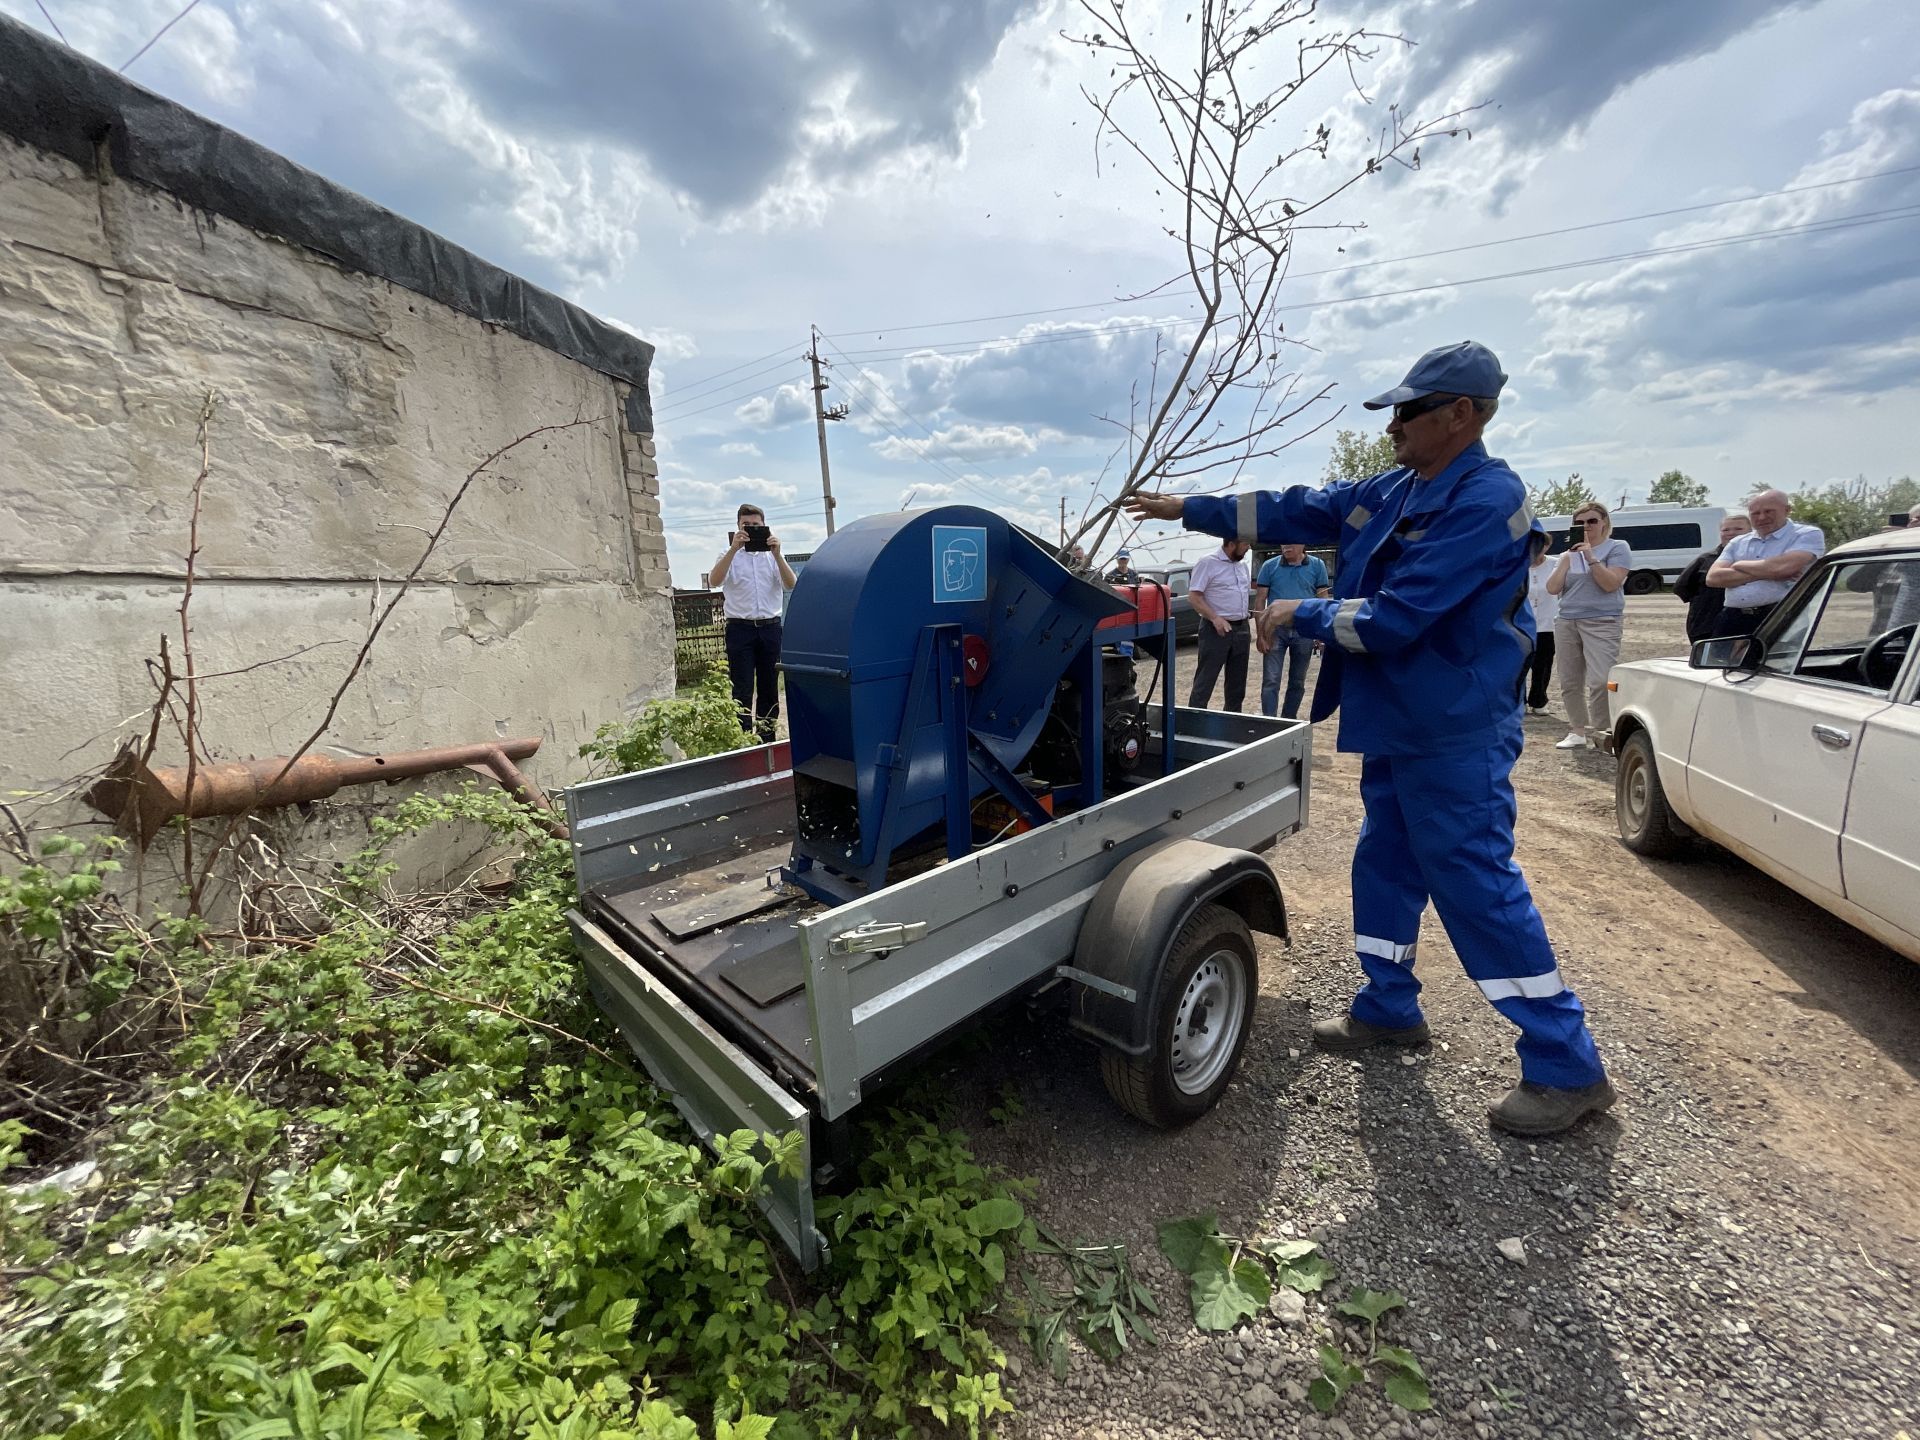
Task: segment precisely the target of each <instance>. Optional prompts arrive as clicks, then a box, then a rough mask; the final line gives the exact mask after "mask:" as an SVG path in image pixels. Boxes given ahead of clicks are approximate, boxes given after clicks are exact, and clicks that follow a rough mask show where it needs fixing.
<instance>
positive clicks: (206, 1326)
mask: <svg viewBox="0 0 1920 1440" xmlns="http://www.w3.org/2000/svg"><path fill="white" fill-rule="evenodd" d="M453 820H457V821H460V822H463V823H467V824H475V823H477V824H480V825H483V826H486V827H487V828H489V829H490V830H492V831H493V832H494V833H496V834H497V835H499V836H501V837H502V838H506V839H512V840H514V841H516V843H518V844H519V846H520V859H519V861H518V863H517V864H516V866H515V873H514V880H513V883H512V885H511V887H510V889H509V890H508V891H507V893H506V894H505V895H504V896H503V897H496V898H492V899H490V900H487V901H485V902H482V901H481V900H480V898H479V897H478V896H475V897H474V898H473V903H472V904H470V905H468V906H466V907H464V908H463V907H461V906H450V907H449V906H444V905H441V906H439V907H438V908H436V909H434V910H433V911H432V912H431V914H430V915H429V914H426V913H424V912H422V911H420V910H418V909H416V908H412V907H410V905H409V902H407V901H405V900H404V899H400V898H396V897H391V896H389V895H387V894H386V893H385V888H384V886H383V885H382V883H381V882H382V881H383V880H384V879H385V877H386V874H387V870H386V866H387V863H388V862H387V860H386V858H385V854H384V847H385V846H388V845H390V844H391V843H392V842H393V841H395V840H397V839H399V838H400V837H401V836H404V835H407V834H412V833H414V832H416V831H417V830H419V829H421V828H423V827H430V826H433V825H437V824H441V823H444V822H447V821H453ZM544 820H545V817H544V816H543V815H542V814H541V813H540V812H536V811H529V810H527V808H526V807H524V806H519V805H516V804H515V803H514V802H513V801H511V800H509V799H508V798H507V797H506V796H504V795H502V794H500V793H499V792H498V791H491V790H471V791H461V792H457V793H456V794H453V795H450V796H439V797H417V798H416V799H414V800H409V801H408V802H406V803H405V804H403V805H401V806H399V807H397V808H396V810H395V811H394V812H393V814H392V815H391V816H389V817H386V822H387V823H383V824H379V825H376V826H375V843H374V845H373V846H371V847H369V850H368V851H367V852H366V853H365V854H363V855H362V856H359V857H357V858H356V861H355V863H354V864H353V865H352V866H350V867H349V874H348V876H347V879H348V882H349V883H348V884H347V885H345V886H343V887H341V888H340V890H339V891H338V893H337V895H336V896H335V897H334V898H333V899H332V900H329V902H328V903H329V904H330V905H331V906H332V908H333V911H334V914H333V922H332V925H331V928H329V929H327V930H325V931H324V932H323V933H318V934H314V935H311V936H308V937H306V938H304V939H303V940H300V941H298V942H297V943H291V944H287V945H282V946H277V947H272V948H264V949H256V950H254V951H251V952H249V953H247V954H245V955H236V954H234V953H233V952H231V951H219V952H216V953H213V954H210V955H209V956H208V959H207V963H206V965H205V966H204V967H203V968H202V969H201V970H200V971H198V972H197V979H196V980H195V982H194V983H193V986H192V990H191V993H190V995H189V996H188V1001H189V1003H188V1006H187V1014H188V1015H189V1017H190V1019H191V1033H189V1034H188V1035H187V1037H186V1039H185V1040H184V1041H183V1042H181V1043H179V1044H178V1045H177V1046H176V1047H174V1048H173V1049H172V1051H171V1052H170V1053H169V1054H168V1055H167V1056H166V1066H165V1067H164V1069H163V1071H162V1073H160V1074H159V1075H157V1076H156V1077H155V1078H154V1080H153V1081H152V1082H151V1088H150V1091H149V1093H148V1094H146V1095H145V1096H143V1097H142V1098H140V1099H139V1100H138V1101H137V1103H130V1104H127V1105H126V1106H124V1107H123V1108H122V1109H121V1110H120V1111H119V1112H117V1113H116V1114H115V1115H113V1116H111V1117H101V1119H102V1122H103V1123H102V1125H101V1128H100V1129H99V1131H98V1133H97V1145H96V1150H95V1158H96V1159H97V1162H98V1166H99V1169H98V1171H97V1173H96V1174H95V1176H94V1177H93V1179H92V1180H91V1181H89V1182H88V1184H87V1186H86V1187H85V1188H83V1189H80V1190H77V1191H75V1192H72V1193H69V1192H68V1191H64V1190H61V1189H58V1188H54V1187H50V1186H43V1187H37V1188H36V1187H28V1186H18V1185H10V1186H8V1187H4V1188H0V1265H4V1266H5V1267H6V1270H7V1272H8V1278H9V1284H10V1285H12V1287H13V1289H12V1291H11V1293H9V1294H7V1295H5V1296H0V1432H3V1433H5V1434H6V1435H8V1436H10V1437H11V1436H15V1435H18V1436H21V1437H30V1440H38V1437H50V1436H53V1435H56V1434H58V1435H62V1436H66V1437H71V1440H109V1437H111V1440H121V1437H125V1436H129V1435H138V1436H143V1437H146V1436H153V1437H165V1440H177V1437H191V1440H202V1437H206V1440H281V1437H285V1440H318V1437H321V1436H326V1437H347V1436H362V1437H374V1436H381V1435H399V1434H406V1435H412V1436H417V1437H420V1440H479V1437H485V1440H494V1437H500V1440H562V1437H564V1440H639V1437H651V1440H695V1437H705V1436H712V1437H715V1440H719V1437H729V1440H770V1437H772V1436H774V1435H776V1434H777V1435H779V1436H780V1437H781V1440H798V1437H803V1436H821V1437H825V1436H833V1437H843V1436H846V1435H849V1434H852V1433H855V1432H856V1431H857V1432H858V1433H860V1434H878V1433H899V1432H903V1431H906V1430H910V1429H912V1428H915V1427H918V1428H923V1429H924V1428H927V1427H930V1426H934V1425H949V1426H952V1427H955V1428H956V1429H960V1430H964V1431H965V1432H967V1433H969V1434H974V1435H977V1434H980V1433H982V1432H983V1431H984V1429H985V1428H986V1427H987V1426H988V1425H990V1424H991V1423H992V1417H993V1416H995V1415H996V1414H1000V1413H1004V1412H1005V1411H1006V1410H1007V1409H1008V1408H1009V1402H1008V1401H1007V1400H1006V1398H1005V1397H1004V1395H1003V1394H1002V1393H1001V1391H1000V1386H999V1381H1000V1371H1001V1367H1002V1365H1003V1364H1004V1357H1003V1356H1002V1355H1001V1354H1000V1352H999V1351H998V1350H997V1348H996V1347H995V1346H994V1345H993V1343H992V1340H991V1338H990V1337H989V1336H988V1334H987V1332H986V1330H985V1328H984V1324H983V1321H984V1318H985V1316H986V1315H987V1314H988V1313H989V1312H990V1311H991V1309H992V1308H993V1306H994V1305H995V1304H996V1303H997V1300H998V1297H999V1294H1000V1292H1001V1288H1002V1285H1003V1282H1004V1279H1005V1275H1006V1269H1007V1266H1008V1264H1009V1255H1010V1252H1011V1251H1012V1250H1013V1249H1014V1248H1015V1247H1016V1246H1017V1243H1018V1240H1019V1237H1020V1235H1021V1233H1022V1232H1023V1231H1024V1230H1025V1229H1026V1224H1025V1215H1024V1210H1023V1207H1022V1206H1021V1204H1020V1203H1019V1201H1018V1199H1016V1198H1015V1194H1014V1187H1011V1186H1009V1185H1006V1184H1004V1183H1002V1182H1000V1181H998V1180H996V1179H995V1178H994V1177H992V1176H991V1175H989V1174H988V1173H987V1172H986V1170H985V1169H984V1168H983V1167H982V1166H980V1165H979V1164H978V1163H977V1162H976V1161H975V1160H974V1159H973V1156H972V1154H971V1151H970V1149H969V1147H968V1145H967V1143H966V1140H965V1137H964V1136H962V1135H960V1134H959V1133H958V1132H954V1131H950V1130H941V1129H939V1128H938V1127H935V1126H932V1125H930V1124H929V1123H927V1122H925V1121H923V1120H920V1119H917V1118H916V1117H913V1116H909V1115H898V1114H896V1115H892V1116H889V1117H887V1118H886V1119H885V1120H884V1121H882V1122H880V1123H879V1124H878V1125H877V1126H876V1127H875V1128H874V1129H873V1130H872V1132H871V1133H870V1135H869V1137H868V1138H869V1145H868V1149H867V1152H866V1155H865V1157H864V1159H863V1160H862V1163H861V1167H860V1170H859V1173H858V1175H857V1176H856V1185H855V1188H854V1189H853V1190H852V1192H851V1193H850V1194H848V1195H846V1196H843V1197H839V1198H837V1199H836V1200H834V1201H833V1202H831V1203H830V1204H829V1205H827V1206H825V1207H823V1208H822V1212H821V1223H822V1224H823V1225H825V1226H827V1227H829V1228H830V1231H831V1233H832V1234H834V1236H835V1237H836V1241H835V1246H834V1251H833V1257H832V1261H831V1264H830V1267H829V1268H828V1269H827V1270H826V1271H825V1272H824V1273H823V1274H822V1275H821V1276H820V1277H818V1289H817V1291H816V1292H813V1293H809V1292H808V1291H807V1289H806V1287H805V1285H804V1283H803V1282H802V1281H801V1280H800V1278H799V1277H797V1276H794V1275H790V1274H789V1273H788V1267H787V1265H786V1262H785V1261H784V1259H783V1257H782V1254H781V1252H780V1251H779V1249H778V1248H777V1246H776V1245H775V1244H774V1242H773V1241H772V1240H771V1238H770V1236H769V1234H768V1231H767V1228H766V1222H765V1221H764V1219H763V1217H762V1216H761V1214H760V1212H759V1209H758V1207H757V1204H756V1200H757V1198H758V1196H759V1195H760V1193H761V1191H762V1190H763V1188H764V1186H765V1184H766V1183H767V1181H768V1179H769V1177H770V1176H771V1175H773V1174H775V1173H778V1172H781V1171H786V1172H788V1173H791V1172H792V1171H793V1169H794V1167H796V1166H797V1165H799V1163H800V1151H799V1140H798V1137H797V1136H789V1137H786V1138H785V1139H783V1140H781V1141H778V1142H770V1141H769V1140H768V1139H767V1138H766V1137H763V1136H760V1135H756V1134H754V1133H752V1132H748V1131H741V1132H739V1133H737V1134H734V1135H729V1136H723V1137H720V1138H719V1139H718V1140H717V1141H716V1143H715V1145H714V1147H712V1148H709V1147H708V1146H705V1145H702V1144H700V1143H699V1142H698V1141H697V1140H696V1139H695V1138H694V1137H693V1136H692V1135H691V1134H690V1133H689V1132H688V1131H687V1129H686V1128H685V1126H684V1125H683V1123H682V1122H681V1121H680V1119H679V1118H678V1116H677V1115H676V1114H675V1112H674V1111H673V1109H672V1107H671V1105H670V1104H669V1103H667V1101H666V1099H665V1097H663V1096H662V1095H661V1094H660V1093H659V1092H658V1091H656V1090H655V1089H654V1088H653V1087H652V1086H650V1085H649V1084H647V1083H646V1082H645V1081H644V1080H643V1079H642V1078H641V1077H640V1076H638V1075H637V1074H636V1073H635V1071H634V1069H633V1068H632V1067H631V1065H630V1064H628V1062H627V1061H626V1059H625V1058H624V1054H625V1052H624V1048H623V1046H622V1044H621V1041H620V1039H619V1037H618V1035H617V1033H616V1032H615V1031H614V1030H613V1029H612V1027H611V1026H610V1024H609V1023H608V1022H607V1021H606V1020H605V1019H604V1018H603V1017H602V1016H601V1015H600V1014H599V1012H598V1010H597V1009H596V1007H595V1006H594V1004H593V1002H592V1000H591V997H590V996H589V995H588V993H587V990H586V987H585V984H584V982H583V978H582V973H581V969H580V966H579V963H578V960H577V958H576V956H575V954H574V950H573V944H572V939H571V937H570V935H569V933H568V930H567V927H566V923H565V919H564V913H565V909H566V906H567V905H568V904H569V903H571V900H572V896H573V885H572V876H571V870H570V861H569V852H568V848H567V846H566V845H565V844H564V843H563V842H557V841H554V840H552V839H551V838H550V837H549V836H547V835H546V833H545V831H544V828H543V824H544ZM14 893H16V894H17V893H18V892H17V891H16V892H14ZM15 913H16V914H23V913H25V908H24V903H23V908H22V909H21V910H18V911H16V912H15ZM429 920H431V921H432V923H428V922H429ZM25 1138H26V1126H25V1125H24V1124H20V1123H14V1124H0V1171H3V1170H6V1169H7V1168H8V1167H10V1166H16V1165H17V1164H18V1163H19V1161H20V1159H21V1147H22V1144H23V1141H24V1140H25ZM8 1178H9V1179H10V1180H11V1179H12V1178H13V1177H12V1175H11V1174H9V1175H8Z"/></svg>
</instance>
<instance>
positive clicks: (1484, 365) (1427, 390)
mask: <svg viewBox="0 0 1920 1440" xmlns="http://www.w3.org/2000/svg"><path fill="white" fill-rule="evenodd" d="M1506 383H1507V372H1506V371H1504V370H1502V369H1501V368H1500V362H1499V361H1498V360H1496V359H1494V356H1493V352H1492V351H1491V350H1489V349H1488V348H1487V347H1486V346H1484V345H1482V344H1481V343H1480V342H1479V341H1478V340H1462V341H1461V342H1460V343H1459V344H1458V345H1442V346H1440V347H1439V348H1438V349H1437V350H1429V351H1427V353H1426V354H1424V355H1422V356H1421V357H1420V358H1419V359H1418V360H1416V361H1414V362H1413V368H1412V369H1411V370H1409V371H1408V372H1407V378H1406V379H1404V380H1402V381H1401V382H1400V383H1399V384H1398V385H1396V386H1394V388H1393V389H1391V390H1389V391H1387V392H1386V393H1385V394H1384V395H1376V396H1374V397H1373V399H1371V400H1365V401H1362V402H1361V403H1362V404H1363V405H1364V406H1365V407H1366V408H1367V409H1369V410H1385V409H1386V408H1387V407H1388V406H1389V405H1398V404H1400V403H1401V402H1402V401H1404V400H1418V399H1419V398H1420V397H1421V396H1422V395H1466V396H1470V397H1471V398H1473V399H1475V400H1492V399H1494V398H1495V397H1497V396H1498V395H1499V394H1500V387H1501V386H1502V385H1505V384H1506Z"/></svg>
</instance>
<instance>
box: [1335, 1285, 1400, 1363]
mask: <svg viewBox="0 0 1920 1440" xmlns="http://www.w3.org/2000/svg"><path fill="white" fill-rule="evenodd" d="M1406 1303H1407V1297H1406V1296H1404V1295H1402V1294H1401V1293H1400V1292H1399V1291H1398V1290H1369V1289H1368V1288H1367V1287H1366V1286H1364V1285H1356V1286H1354V1288H1353V1289H1352V1290H1351V1291H1349V1292H1348V1293H1347V1298H1346V1299H1344V1300H1342V1301H1341V1302H1340V1303H1339V1304H1338V1305H1336V1306H1334V1307H1333V1308H1334V1309H1336V1310H1338V1311H1339V1312H1340V1313H1341V1314H1342V1315H1351V1316H1353V1317H1354V1318H1355V1319H1356V1320H1364V1321H1366V1322H1367V1342H1368V1345H1369V1347H1370V1348H1371V1346H1372V1345H1374V1344H1376V1343H1377V1342H1378V1340H1379V1335H1380V1317H1381V1316H1382V1315H1385V1314H1386V1313H1387V1312H1388V1311H1389V1310H1398V1309H1400V1308H1401V1307H1402V1306H1404V1305H1405V1304H1406Z"/></svg>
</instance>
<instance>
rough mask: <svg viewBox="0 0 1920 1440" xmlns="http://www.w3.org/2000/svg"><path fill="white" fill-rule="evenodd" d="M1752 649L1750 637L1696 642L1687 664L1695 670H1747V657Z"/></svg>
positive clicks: (1716, 638) (1740, 636) (1733, 636)
mask: <svg viewBox="0 0 1920 1440" xmlns="http://www.w3.org/2000/svg"><path fill="white" fill-rule="evenodd" d="M1752 649H1753V637H1752V636H1751V635H1718V636H1715V637H1714V638H1713V639H1711V640H1696V641H1694V642H1693V651H1692V653H1691V654H1689V655H1688V656H1687V664H1688V665H1689V666H1691V667H1692V668H1693V669H1695V670H1747V669H1751V668H1752V667H1751V666H1750V665H1749V663H1748V660H1747V656H1748V653H1749V652H1750V651H1751V650H1752Z"/></svg>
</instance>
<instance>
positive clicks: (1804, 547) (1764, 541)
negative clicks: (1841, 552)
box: [1707, 490, 1827, 635]
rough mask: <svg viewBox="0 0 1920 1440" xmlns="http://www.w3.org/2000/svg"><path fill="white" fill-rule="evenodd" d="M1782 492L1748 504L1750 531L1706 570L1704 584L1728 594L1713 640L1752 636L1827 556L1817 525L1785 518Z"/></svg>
mask: <svg viewBox="0 0 1920 1440" xmlns="http://www.w3.org/2000/svg"><path fill="white" fill-rule="evenodd" d="M1788 505H1789V502H1788V500H1787V492H1786V491H1784V490H1762V491H1761V492H1760V493H1759V494H1758V495H1756V496H1754V497H1753V498H1752V499H1751V500H1749V501H1747V518H1748V519H1749V520H1751V521H1752V522H1753V529H1752V530H1750V531H1748V532H1747V533H1746V534H1745V535H1736V536H1734V537H1733V539H1731V540H1729V541H1728V542H1727V543H1726V545H1725V547H1724V548H1722V550H1721V551H1720V558H1719V559H1718V560H1716V561H1714V562H1713V564H1712V565H1710V566H1708V567H1707V584H1709V585H1711V586H1712V587H1713V588H1714V589H1716V590H1724V591H1725V592H1726V597H1727V598H1726V603H1725V604H1724V605H1723V606H1722V607H1721V609H1720V618H1719V620H1718V621H1716V622H1715V624H1714V627H1713V633H1714V634H1715V635H1751V634H1753V632H1754V631H1756V630H1758V629H1759V628H1760V624H1761V622H1762V621H1764V620H1765V619H1766V618H1767V616H1769V615H1771V614H1772V613H1773V607H1774V606H1776V605H1778V604H1779V603H1780V602H1781V601H1782V600H1784V599H1786V598H1787V592H1788V591H1789V590H1791V589H1793V587H1794V584H1795V583H1796V582H1797V581H1798V580H1799V579H1800V577H1801V576H1802V575H1804V574H1806V573H1807V569H1808V567H1809V566H1811V565H1812V564H1813V562H1814V561H1816V560H1818V559H1819V558H1820V557H1821V556H1822V555H1824V554H1826V553H1827V537H1826V536H1825V535H1823V534H1821V533H1820V528H1819V527H1818V526H1817V525H1802V524H1801V523H1800V522H1799V521H1798V520H1789V519H1788V518H1787V512H1788Z"/></svg>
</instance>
